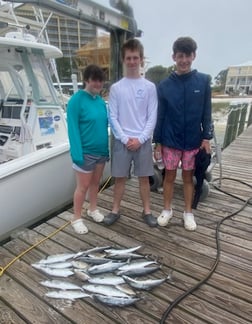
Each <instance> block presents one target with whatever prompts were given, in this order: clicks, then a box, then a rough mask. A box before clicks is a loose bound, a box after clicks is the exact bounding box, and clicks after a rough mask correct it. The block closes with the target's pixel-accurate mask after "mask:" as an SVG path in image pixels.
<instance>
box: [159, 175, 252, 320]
mask: <svg viewBox="0 0 252 324" xmlns="http://www.w3.org/2000/svg"><path fill="white" fill-rule="evenodd" d="M222 179H226V180H231V181H235V182H239V183H241V184H243V185H246V186H248V187H249V188H252V186H251V185H250V184H248V183H246V182H244V181H241V180H238V179H234V178H222ZM217 180H219V179H218V178H216V179H214V180H213V182H214V181H217ZM212 184H213V186H214V188H215V189H217V190H219V191H221V192H222V193H224V194H226V195H229V196H231V197H233V198H236V199H238V200H240V201H242V202H243V204H242V206H241V207H240V208H239V209H238V210H236V211H235V212H234V213H232V214H229V215H227V216H226V217H224V218H223V219H221V220H220V221H218V222H217V226H216V230H215V240H216V250H217V252H216V258H215V262H214V264H213V266H212V268H211V269H210V271H209V272H208V274H207V275H206V276H205V277H204V278H203V279H202V280H200V281H199V282H198V283H197V284H196V285H195V286H193V287H191V288H189V289H188V290H186V291H185V292H184V293H183V294H181V295H179V296H178V297H177V298H176V299H175V300H174V301H173V302H172V303H171V304H170V305H169V306H168V307H167V309H166V310H165V312H164V313H163V315H162V318H161V320H160V324H164V323H165V320H166V318H167V317H168V315H169V314H170V312H171V311H172V310H173V308H174V307H175V306H177V305H178V304H179V303H180V302H181V301H182V300H183V299H184V298H186V297H187V296H189V295H190V294H192V293H193V292H194V291H195V290H197V289H198V288H199V287H200V286H202V285H203V284H204V283H206V282H207V281H208V279H209V278H210V277H211V276H212V274H213V273H214V272H215V270H216V268H217V265H218V263H219V261H220V253H221V247H220V234H219V230H220V226H221V224H222V223H223V222H224V221H226V220H227V219H229V218H231V217H233V216H235V215H236V214H238V213H239V212H241V211H242V210H243V209H244V208H245V207H246V206H247V205H252V197H250V198H248V199H246V200H245V199H242V198H240V197H238V196H235V195H232V194H230V193H228V192H226V191H224V190H222V189H220V188H219V187H218V186H216V185H214V183H212Z"/></svg>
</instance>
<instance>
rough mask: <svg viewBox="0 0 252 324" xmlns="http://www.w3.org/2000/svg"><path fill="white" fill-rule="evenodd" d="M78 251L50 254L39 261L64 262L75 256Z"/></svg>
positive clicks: (45, 262) (46, 262) (48, 262)
mask: <svg viewBox="0 0 252 324" xmlns="http://www.w3.org/2000/svg"><path fill="white" fill-rule="evenodd" d="M75 255H76V253H61V254H54V255H49V256H48V257H47V258H46V259H42V260H40V261H39V263H41V264H50V263H57V262H64V261H66V260H69V259H71V258H74V257H75Z"/></svg>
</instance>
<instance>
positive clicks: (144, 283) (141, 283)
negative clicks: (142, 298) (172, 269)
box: [123, 275, 167, 290]
mask: <svg viewBox="0 0 252 324" xmlns="http://www.w3.org/2000/svg"><path fill="white" fill-rule="evenodd" d="M123 279H124V280H125V281H126V282H127V283H128V284H129V285H130V286H131V287H133V288H136V289H142V290H151V289H152V288H154V287H156V286H159V285H161V284H162V283H163V282H165V281H166V280H167V278H163V279H147V280H136V279H133V278H130V277H128V276H124V275H123Z"/></svg>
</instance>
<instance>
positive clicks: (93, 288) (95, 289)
mask: <svg viewBox="0 0 252 324" xmlns="http://www.w3.org/2000/svg"><path fill="white" fill-rule="evenodd" d="M82 288H83V289H84V290H85V291H88V292H89V293H95V294H101V295H106V296H115V297H129V296H128V295H127V294H126V293H124V292H123V291H121V290H119V289H117V288H115V287H114V286H108V285H95V284H85V285H83V286H82Z"/></svg>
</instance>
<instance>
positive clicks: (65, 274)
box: [32, 264, 74, 277]
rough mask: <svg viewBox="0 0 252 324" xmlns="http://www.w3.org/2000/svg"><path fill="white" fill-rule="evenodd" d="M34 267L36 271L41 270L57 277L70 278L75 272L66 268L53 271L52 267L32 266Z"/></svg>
mask: <svg viewBox="0 0 252 324" xmlns="http://www.w3.org/2000/svg"><path fill="white" fill-rule="evenodd" d="M32 266H33V267H34V268H36V269H39V270H41V271H42V272H44V273H46V274H48V275H50V276H55V277H69V276H71V275H73V274H74V273H73V271H72V270H70V269H68V268H66V269H52V268H50V267H46V266H42V265H40V266H39V265H38V264H32Z"/></svg>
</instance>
